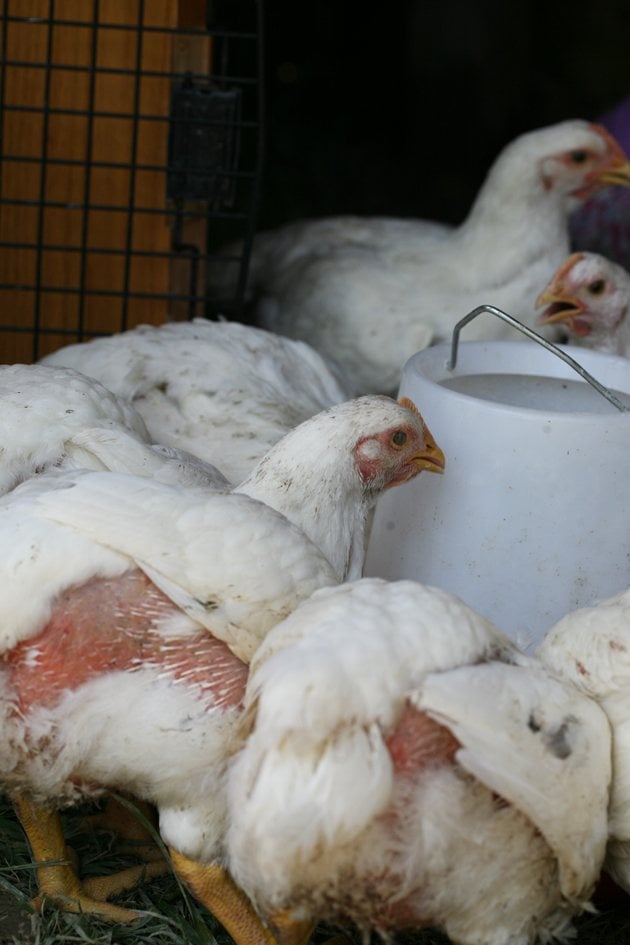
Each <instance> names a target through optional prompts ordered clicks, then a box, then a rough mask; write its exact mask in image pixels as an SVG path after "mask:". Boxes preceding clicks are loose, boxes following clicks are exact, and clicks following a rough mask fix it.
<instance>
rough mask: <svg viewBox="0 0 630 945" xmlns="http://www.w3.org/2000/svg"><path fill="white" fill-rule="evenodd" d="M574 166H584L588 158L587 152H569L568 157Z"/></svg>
mask: <svg viewBox="0 0 630 945" xmlns="http://www.w3.org/2000/svg"><path fill="white" fill-rule="evenodd" d="M569 156H570V158H571V160H572V161H573V163H574V164H584V162H585V161H586V159H587V158H588V151H582V150H579V151H571V154H570V155H569Z"/></svg>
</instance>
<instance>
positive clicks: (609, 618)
mask: <svg viewBox="0 0 630 945" xmlns="http://www.w3.org/2000/svg"><path fill="white" fill-rule="evenodd" d="M629 654H630V591H624V592H623V593H621V594H618V595H616V596H614V597H610V598H607V599H606V600H603V601H601V602H598V603H597V604H594V605H593V606H592V607H584V608H581V609H580V610H576V611H573V612H572V613H569V614H567V615H566V616H565V617H563V618H562V620H560V621H558V623H556V624H555V626H554V627H552V628H551V629H550V630H549V631H548V632H547V634H546V635H545V638H544V640H543V641H542V643H541V645H540V646H539V648H538V652H537V655H538V657H539V658H540V659H541V660H542V661H543V662H544V663H545V665H547V666H548V667H549V668H550V669H551V670H552V671H554V672H555V673H557V674H559V675H560V676H562V677H563V678H565V679H568V680H570V681H571V682H572V683H574V684H575V686H577V687H578V688H579V689H580V690H581V691H582V692H584V693H586V695H588V696H590V697H591V698H593V699H595V700H596V701H597V702H598V703H599V705H600V706H601V707H602V709H603V710H604V712H605V713H606V715H607V717H608V720H609V723H610V727H611V731H612V771H613V777H612V784H611V796H610V813H609V834H610V839H609V843H608V849H607V853H606V861H605V869H606V871H607V872H608V873H609V874H610V875H611V876H612V878H613V879H614V880H615V882H616V883H618V885H619V886H621V887H622V889H625V891H626V892H629V893H630V656H629Z"/></svg>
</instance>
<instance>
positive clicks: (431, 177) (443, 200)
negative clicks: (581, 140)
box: [259, 0, 630, 229]
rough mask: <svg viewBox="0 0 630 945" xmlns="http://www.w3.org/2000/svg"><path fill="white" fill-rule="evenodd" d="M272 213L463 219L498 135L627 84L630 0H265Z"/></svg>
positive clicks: (601, 102) (621, 92) (560, 114)
mask: <svg viewBox="0 0 630 945" xmlns="http://www.w3.org/2000/svg"><path fill="white" fill-rule="evenodd" d="M264 19H265V44H264V48H265V56H266V83H265V86H266V101H267V112H266V117H267V146H266V149H265V154H266V161H265V176H264V186H263V195H262V204H261V208H260V214H259V228H260V229H263V228H266V227H269V226H274V225H276V224H279V223H283V222H285V221H288V220H292V219H296V218H299V217H306V216H321V215H325V214H336V213H347V212H353V213H360V214H393V215H399V216H419V217H428V218H433V219H440V220H445V221H450V222H458V221H459V220H461V219H462V218H463V217H464V216H465V214H466V212H467V210H468V208H469V206H470V204H471V202H472V200H473V198H474V196H475V194H476V192H477V189H478V188H479V186H480V184H481V182H482V180H483V178H484V176H485V173H486V171H487V169H488V168H489V166H490V164H491V163H492V161H493V159H494V158H495V156H496V155H497V154H498V152H499V150H500V149H501V148H502V147H503V145H504V144H506V143H507V142H508V141H510V140H512V139H513V138H514V137H516V136H517V135H518V134H520V133H521V132H524V131H528V130H530V129H533V128H536V127H542V126H543V125H546V124H552V123H554V122H556V121H561V120H563V119H565V118H578V117H579V118H588V119H593V118H597V117H598V116H599V115H601V113H602V112H604V111H605V110H607V109H609V108H612V107H613V106H615V105H616V104H617V103H618V102H619V101H620V100H621V99H623V98H625V97H626V95H628V94H630V0H604V2H600V3H597V2H596V0H589V2H585V0H571V2H569V0H567V2H559V0H553V2H547V3H545V2H540V0H503V2H499V0H469V2H467V0H442V2H440V0H436V2H423V0H393V2H390V3H385V4H383V3H368V2H365V3H357V2H350V0H348V2H344V0H315V2H311V3H308V4H307V3H303V2H300V0H292V2H289V0H265V18H264Z"/></svg>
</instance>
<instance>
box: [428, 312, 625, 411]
mask: <svg viewBox="0 0 630 945" xmlns="http://www.w3.org/2000/svg"><path fill="white" fill-rule="evenodd" d="M484 312H487V313H488V314H489V315H496V317H497V318H501V319H502V320H503V321H504V322H507V323H508V325H512V327H513V328H516V329H518V331H521V332H522V333H523V334H524V335H527V337H528V338H531V339H532V341H536V342H537V343H538V344H539V345H542V346H543V348H546V349H547V351H551V352H552V353H553V354H555V355H556V357H558V358H560V359H561V360H562V361H564V362H565V364H568V365H569V367H572V368H573V370H574V371H576V372H577V373H578V374H579V375H580V377H583V378H584V380H585V381H588V383H589V384H590V385H591V387H594V388H595V390H596V391H598V392H599V393H600V394H601V395H602V397H605V398H606V400H609V401H610V403H611V404H612V405H613V406H614V407H616V408H617V410H621V411H622V412H626V411H628V410H629V409H630V408H628V407H626V406H625V405H624V404H622V402H621V401H620V400H619V398H618V397H615V395H614V394H613V393H612V391H609V390H608V388H607V387H604V385H603V384H600V383H599V381H598V380H596V379H595V378H594V377H593V375H592V374H589V373H588V371H587V370H586V369H585V368H583V367H582V365H581V364H579V363H578V362H577V361H575V360H574V359H573V358H571V357H570V356H569V355H568V354H566V352H564V351H563V350H562V349H561V348H559V347H558V346H557V345H554V344H552V343H551V341H547V339H546V338H543V336H542V335H539V334H538V332H535V331H533V330H532V329H531V328H528V326H527V325H524V324H523V322H519V320H518V318H514V316H513V315H508V313H507V312H504V311H503V310H502V309H500V308H495V307H494V305H478V306H477V308H474V309H473V310H472V312H469V313H468V315H464V317H463V318H462V319H460V321H458V322H457V324H456V325H455V327H454V328H453V339H452V342H451V359H450V361H448V362H447V364H446V367H447V368H448V370H449V371H454V370H455V366H456V364H457V349H458V346H459V333H460V331H461V330H462V328H463V327H464V325H467V324H468V322H471V321H472V320H473V318H476V317H477V315H482V314H483V313H484Z"/></svg>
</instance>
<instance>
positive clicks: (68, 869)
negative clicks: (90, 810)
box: [12, 795, 152, 922]
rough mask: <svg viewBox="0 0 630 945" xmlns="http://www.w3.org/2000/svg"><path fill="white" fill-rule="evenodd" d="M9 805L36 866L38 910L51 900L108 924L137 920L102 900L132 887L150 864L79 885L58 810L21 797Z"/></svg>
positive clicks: (132, 912) (133, 915)
mask: <svg viewBox="0 0 630 945" xmlns="http://www.w3.org/2000/svg"><path fill="white" fill-rule="evenodd" d="M12 802H13V807H14V809H15V812H16V815H17V817H18V819H19V821H20V823H21V824H22V827H23V829H24V832H25V834H26V836H27V838H28V842H29V844H30V847H31V853H32V856H33V860H34V861H35V863H36V864H37V867H36V872H37V882H38V886H39V894H38V896H37V897H36V898H35V899H34V900H33V906H34V908H35V909H37V911H39V910H40V909H41V908H42V905H43V903H44V901H45V900H50V901H52V902H53V903H54V904H55V905H56V906H57V907H58V908H59V909H62V910H63V911H64V912H82V913H87V914H90V915H96V916H99V917H100V918H102V919H105V920H107V921H109V922H133V921H134V920H135V919H137V918H139V915H140V913H138V912H134V911H133V910H131V909H124V908H122V907H121V906H115V905H112V904H111V903H109V902H105V901H102V900H104V899H106V898H107V896H111V895H115V894H116V893H119V892H124V891H126V890H128V889H131V888H133V887H134V886H135V885H136V884H137V882H138V881H139V880H140V879H141V878H142V876H143V875H145V874H146V872H147V870H150V868H151V866H152V864H150V863H147V864H142V865H141V866H138V867H131V869H129V870H123V871H122V872H121V873H119V874H115V875H114V876H104V877H94V878H93V879H90V880H86V881H85V882H83V883H82V882H81V880H80V879H79V877H78V875H77V872H76V870H75V869H74V867H73V865H72V863H71V860H72V856H71V854H69V853H68V850H67V847H66V843H65V838H64V835H63V829H62V826H61V818H60V816H59V813H58V811H55V810H50V809H49V808H47V807H41V806H39V805H38V804H35V803H33V802H32V801H30V800H28V799H27V798H25V797H22V796H20V795H14V796H13V797H12ZM48 864H49V865H48ZM99 897H100V898H99Z"/></svg>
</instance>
